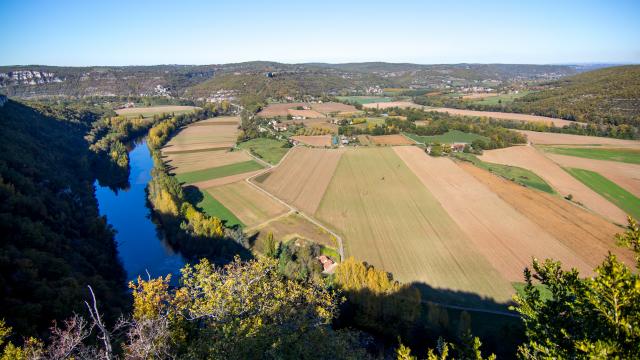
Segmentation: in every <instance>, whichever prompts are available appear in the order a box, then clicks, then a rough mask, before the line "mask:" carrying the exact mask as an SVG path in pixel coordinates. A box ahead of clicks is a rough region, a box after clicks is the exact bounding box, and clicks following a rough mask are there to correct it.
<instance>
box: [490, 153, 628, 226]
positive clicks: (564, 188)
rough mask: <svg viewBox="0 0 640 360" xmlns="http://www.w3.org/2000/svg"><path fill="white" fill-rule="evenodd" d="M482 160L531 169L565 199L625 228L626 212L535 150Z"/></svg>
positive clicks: (498, 155)
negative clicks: (569, 198) (579, 204)
mask: <svg viewBox="0 0 640 360" xmlns="http://www.w3.org/2000/svg"><path fill="white" fill-rule="evenodd" d="M479 158H480V159H482V160H483V161H486V162H490V163H497V164H504V165H512V166H519V167H522V168H525V169H529V170H531V171H533V172H534V173H535V174H536V175H538V176H540V177H541V178H543V179H544V180H545V181H546V182H547V183H549V185H551V186H553V187H554V188H555V189H556V190H558V192H559V193H560V194H561V195H562V196H566V195H568V194H571V195H573V201H576V202H580V203H582V204H584V206H585V207H587V208H588V209H591V210H592V211H594V212H596V213H598V214H600V215H602V216H604V217H606V218H608V219H610V220H612V221H614V222H616V223H618V224H626V222H627V215H626V214H625V212H624V211H622V210H621V209H619V208H618V207H616V206H615V205H613V204H612V203H610V202H609V201H607V200H606V199H605V198H604V197H602V196H600V195H599V194H597V193H596V192H595V191H593V190H591V189H590V188H588V187H587V186H586V185H584V184H583V183H581V182H580V181H578V180H577V179H575V178H574V177H573V176H571V175H570V174H569V173H567V172H566V171H564V170H563V169H562V168H561V167H560V166H558V164H556V163H554V162H553V161H551V160H550V159H548V158H546V157H545V156H544V155H543V154H542V153H540V152H539V151H538V150H536V149H535V148H534V147H532V146H512V147H509V148H505V149H497V150H488V151H485V152H484V154H483V155H481V156H480V157H479Z"/></svg>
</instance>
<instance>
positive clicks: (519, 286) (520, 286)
mask: <svg viewBox="0 0 640 360" xmlns="http://www.w3.org/2000/svg"><path fill="white" fill-rule="evenodd" d="M512 285H513V288H514V289H516V294H518V295H520V296H524V287H525V286H527V284H525V283H523V282H516V283H513V284H512ZM533 286H534V287H535V288H536V289H538V291H539V292H540V298H541V299H542V301H547V300H551V298H552V297H553V294H552V293H551V290H549V288H548V287H546V286H545V285H542V284H534V285H533Z"/></svg>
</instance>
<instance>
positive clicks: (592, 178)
mask: <svg viewBox="0 0 640 360" xmlns="http://www.w3.org/2000/svg"><path fill="white" fill-rule="evenodd" d="M564 169H565V170H566V171H567V172H568V173H569V174H571V175H572V176H573V177H575V178H576V179H578V180H580V181H581V182H582V183H584V184H585V185H587V186H588V187H589V188H591V190H593V191H595V192H597V193H598V194H600V195H602V196H603V197H604V198H606V199H607V200H609V201H611V202H612V203H613V204H615V205H616V206H617V207H619V208H620V209H622V210H624V211H625V212H626V213H627V214H629V215H631V216H632V217H634V218H636V219H640V199H638V198H637V197H636V196H634V195H633V194H631V193H630V192H628V191H627V190H625V189H623V188H621V187H620V186H618V185H617V184H616V183H614V182H613V181H611V180H609V179H607V178H605V177H604V176H602V175H600V174H598V173H597V172H594V171H589V170H584V169H575V168H564Z"/></svg>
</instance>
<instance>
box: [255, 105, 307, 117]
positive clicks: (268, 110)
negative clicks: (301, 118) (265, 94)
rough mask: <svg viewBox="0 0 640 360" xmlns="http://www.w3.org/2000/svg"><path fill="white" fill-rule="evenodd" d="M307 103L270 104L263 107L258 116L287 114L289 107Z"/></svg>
mask: <svg viewBox="0 0 640 360" xmlns="http://www.w3.org/2000/svg"><path fill="white" fill-rule="evenodd" d="M305 105H306V104H305V103H301V102H300V103H285V104H269V105H267V106H266V107H265V108H264V109H262V110H261V111H260V112H259V113H258V116H262V117H274V116H287V114H289V109H291V108H296V107H298V106H305Z"/></svg>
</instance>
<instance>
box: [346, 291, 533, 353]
mask: <svg viewBox="0 0 640 360" xmlns="http://www.w3.org/2000/svg"><path fill="white" fill-rule="evenodd" d="M514 293H515V290H514ZM344 295H345V297H346V298H347V299H348V301H347V302H345V303H344V304H343V305H342V308H341V311H340V317H339V319H338V320H337V321H336V324H335V325H336V327H344V326H355V327H357V328H359V329H362V330H365V331H367V332H370V333H372V334H374V336H376V338H377V341H376V342H375V345H373V346H375V347H376V348H375V349H372V350H374V351H375V352H378V353H379V354H385V353H387V352H389V351H391V350H392V349H395V348H396V347H397V345H398V339H397V337H398V336H400V337H401V338H402V341H403V343H404V344H406V345H409V346H410V347H411V348H412V350H415V352H416V354H417V355H419V358H423V357H426V353H423V352H424V351H425V349H426V348H428V347H430V348H435V347H436V344H437V339H438V337H440V336H442V337H444V338H445V339H446V340H448V341H454V342H457V341H459V340H460V339H461V338H462V336H463V335H464V334H465V333H466V332H467V331H471V333H472V334H473V335H475V336H478V337H480V339H481V341H482V350H483V353H485V354H490V353H495V354H496V355H498V358H501V359H505V358H506V359H511V358H515V353H516V349H517V346H518V345H519V344H521V343H522V342H523V341H524V328H523V326H522V322H521V320H520V318H519V317H518V315H517V314H516V313H514V312H511V311H509V310H508V306H509V305H511V304H510V303H498V302H495V301H493V300H492V299H490V298H486V297H483V296H480V295H478V294H475V293H469V292H463V291H452V290H447V289H437V288H433V287H431V286H429V285H428V284H425V283H412V284H411V286H408V287H404V288H401V289H400V290H398V291H396V292H393V293H383V294H380V293H374V292H372V291H371V290H369V289H362V290H357V291H345V292H344Z"/></svg>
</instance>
